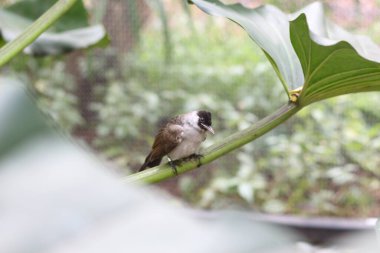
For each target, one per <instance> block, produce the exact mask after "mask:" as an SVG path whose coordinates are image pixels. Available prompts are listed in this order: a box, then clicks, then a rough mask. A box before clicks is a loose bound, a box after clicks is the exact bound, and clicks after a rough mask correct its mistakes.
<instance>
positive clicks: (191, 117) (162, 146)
mask: <svg viewBox="0 0 380 253" xmlns="http://www.w3.org/2000/svg"><path fill="white" fill-rule="evenodd" d="M211 125H212V121H211V113H210V112H208V111H203V110H199V111H192V112H189V113H185V114H181V115H178V116H175V117H173V118H171V119H169V120H168V122H167V123H166V124H165V125H164V126H163V127H161V128H160V129H159V131H158V133H157V135H156V137H155V139H154V142H153V145H152V149H151V151H150V153H149V154H148V156H147V157H146V159H145V162H144V163H143V164H142V166H141V167H140V169H139V170H138V171H143V170H145V169H147V168H152V167H155V166H158V165H160V163H161V160H162V158H163V157H164V156H167V157H168V160H169V164H170V165H171V167H172V168H173V170H174V173H175V174H177V169H176V167H175V164H174V163H173V161H176V160H179V159H182V158H186V157H196V158H198V159H199V158H200V156H201V155H198V154H197V153H196V152H197V151H198V148H199V146H200V144H201V143H202V142H203V141H204V140H206V137H207V133H208V132H209V133H212V134H215V132H214V129H213V128H212V127H211Z"/></svg>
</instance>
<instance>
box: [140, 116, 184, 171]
mask: <svg viewBox="0 0 380 253" xmlns="http://www.w3.org/2000/svg"><path fill="white" fill-rule="evenodd" d="M182 136H183V127H182V126H181V125H177V124H175V122H173V121H171V122H169V123H168V124H167V125H166V126H165V127H163V128H161V129H160V131H159V132H158V134H157V135H156V138H155V140H154V143H153V146H152V151H150V153H149V155H148V156H147V157H146V159H145V162H144V164H143V165H142V166H141V168H140V169H139V171H142V170H145V169H146V168H147V167H149V168H151V167H154V166H158V165H159V164H160V163H161V160H162V157H164V156H165V155H167V154H169V153H170V151H172V150H173V149H174V148H175V147H176V146H177V145H178V144H179V143H181V142H182V140H183V138H182Z"/></svg>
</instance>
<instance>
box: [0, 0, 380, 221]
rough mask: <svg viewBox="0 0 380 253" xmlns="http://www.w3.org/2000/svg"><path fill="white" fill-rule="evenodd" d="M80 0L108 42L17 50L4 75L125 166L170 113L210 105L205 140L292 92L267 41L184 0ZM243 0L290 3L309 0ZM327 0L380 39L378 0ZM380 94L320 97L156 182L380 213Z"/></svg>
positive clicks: (323, 212) (286, 206) (358, 28)
mask: <svg viewBox="0 0 380 253" xmlns="http://www.w3.org/2000/svg"><path fill="white" fill-rule="evenodd" d="M12 2H14V1H0V3H1V4H2V5H5V4H8V3H12ZM84 2H85V5H86V7H87V9H88V11H89V12H90V19H91V22H92V23H98V22H102V23H103V24H104V25H105V27H106V29H107V32H108V33H109V37H110V39H111V43H110V45H109V46H107V47H106V48H93V49H88V50H83V51H80V52H74V53H70V54H67V55H64V56H49V57H40V58H36V57H30V56H25V55H20V56H18V57H17V58H16V59H14V60H13V61H12V62H11V63H10V64H8V65H7V66H6V67H5V68H3V69H2V70H1V74H4V75H8V76H15V77H17V78H18V79H22V80H23V81H24V82H26V83H28V85H29V88H30V90H32V92H33V93H34V94H35V99H36V101H37V103H38V105H39V107H40V108H41V110H43V111H44V112H45V113H46V114H48V115H50V117H51V118H52V119H53V120H54V121H55V123H54V124H57V125H58V126H59V127H60V128H61V129H62V131H63V132H65V133H66V134H68V135H71V136H72V137H73V139H75V140H78V141H79V142H82V143H83V144H84V145H88V146H90V147H91V149H93V150H94V151H95V152H97V153H98V154H99V156H101V157H102V158H103V159H105V160H107V161H108V162H110V163H113V164H115V165H116V167H117V168H119V172H121V173H122V174H125V175H128V174H130V173H134V172H135V171H136V170H137V169H138V168H139V166H140V165H141V163H142V162H143V160H144V158H145V156H146V154H147V153H148V152H149V149H150V146H151V144H152V142H153V138H154V135H155V133H156V132H157V129H158V126H159V125H160V124H161V123H162V122H163V121H164V120H165V119H167V117H168V116H173V115H176V114H180V113H183V112H188V111H192V110H197V109H206V110H209V111H211V112H212V113H213V127H214V129H215V131H216V133H217V134H216V135H214V136H210V137H209V138H208V140H207V141H206V142H205V143H204V144H203V146H204V147H206V146H208V145H211V144H212V143H214V142H217V141H218V140H222V139H223V138H225V137H226V136H228V135H230V134H232V133H234V132H236V131H238V130H242V129H244V128H246V127H247V126H249V125H251V124H253V123H254V122H256V121H257V120H259V119H260V118H263V117H265V116H266V115H268V114H270V113H271V112H273V111H274V110H275V109H276V108H278V107H280V106H281V105H282V104H284V103H286V102H287V95H286V94H285V92H284V91H283V87H282V85H281V84H280V82H279V80H278V78H277V76H276V74H275V72H274V71H273V69H272V67H271V65H270V63H269V62H268V61H267V59H266V57H265V55H264V54H263V52H262V51H261V50H260V49H259V48H258V47H257V46H256V45H255V44H254V43H253V42H252V41H251V40H250V39H249V37H248V36H247V35H246V33H245V32H244V30H242V29H241V28H240V27H239V26H238V25H236V24H234V23H233V22H231V21H228V20H226V19H223V18H215V17H210V16H208V15H206V14H204V13H202V12H201V11H199V10H198V9H197V8H196V7H195V6H191V5H190V6H188V5H187V4H186V3H185V1H179V0H137V1H136V0H108V1H95V0H85V1H84ZM228 2H236V1H228ZM240 2H241V3H243V4H245V5H247V6H252V7H255V6H258V5H260V4H264V3H269V4H273V5H275V6H277V7H279V8H280V9H282V10H284V11H286V12H293V11H296V10H298V9H300V8H302V7H303V6H305V5H307V4H309V3H311V2H313V1H303V0H296V1H254V0H241V1H240ZM324 3H325V10H326V12H327V14H328V16H329V17H330V18H331V19H332V20H333V21H335V22H336V23H338V24H340V25H341V26H343V27H344V28H346V29H347V30H350V31H352V32H355V33H360V34H364V35H367V36H369V37H371V38H372V39H373V40H374V41H375V42H376V43H380V36H379V34H380V22H379V18H378V17H379V16H380V1H377V0H357V1H354V0H337V1H324ZM379 101H380V94H379V93H367V94H354V95H347V96H342V97H337V98H333V99H329V100H327V101H322V102H318V103H316V104H313V105H311V106H309V107H308V108H305V109H303V110H302V111H301V112H300V113H298V114H297V115H296V116H295V117H293V118H292V119H290V120H288V121H287V122H286V123H285V124H283V125H281V126H279V127H278V128H276V129H275V130H274V131H272V132H270V133H268V134H266V135H265V136H263V137H261V138H260V139H258V140H257V141H255V142H253V143H250V144H248V145H246V146H244V147H243V148H241V149H239V150H238V151H235V152H232V153H230V154H228V155H226V156H225V157H223V158H221V159H219V160H217V161H215V162H213V163H212V164H209V165H207V166H203V167H202V168H200V169H197V170H195V171H193V172H190V173H187V174H184V175H181V176H180V177H177V178H174V179H171V180H168V181H166V182H163V183H160V184H158V185H157V186H158V187H160V188H162V189H164V190H166V191H168V192H170V193H171V194H173V195H175V196H177V197H180V198H181V199H183V200H184V201H186V202H187V203H189V205H191V206H193V207H196V208H203V209H239V210H242V209H244V210H252V211H254V212H264V213H275V214H279V213H281V214H295V215H302V216H304V215H307V216H339V217H379V216H380V135H379V132H380V111H379V110H378V108H379V106H378V104H379Z"/></svg>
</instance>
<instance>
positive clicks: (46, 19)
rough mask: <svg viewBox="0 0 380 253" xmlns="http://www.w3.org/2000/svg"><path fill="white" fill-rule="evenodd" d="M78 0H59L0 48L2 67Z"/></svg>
mask: <svg viewBox="0 0 380 253" xmlns="http://www.w3.org/2000/svg"><path fill="white" fill-rule="evenodd" d="M76 1H77V0H59V1H57V2H56V3H55V4H54V5H53V6H52V7H50V9H49V10H47V11H46V12H45V13H44V14H43V15H41V17H39V18H38V19H37V20H36V21H35V22H33V24H31V25H30V26H29V27H27V28H26V29H25V31H24V32H23V33H21V34H20V35H19V36H18V37H17V38H16V39H14V40H12V41H10V42H8V43H7V44H6V45H5V46H3V47H2V48H1V49H0V67H1V66H3V65H4V64H6V63H7V62H8V61H9V60H10V59H12V58H13V57H14V56H16V55H17V54H18V53H20V52H21V51H22V50H23V49H24V48H25V47H27V46H28V45H29V44H30V43H32V42H33V41H34V40H35V39H36V38H37V37H38V36H40V35H41V34H42V33H43V32H44V31H46V30H47V29H48V28H49V27H50V26H51V25H52V24H53V23H54V22H55V21H56V20H57V19H58V18H60V17H61V16H62V15H63V14H65V13H66V11H68V10H69V9H70V8H71V7H72V6H73V5H74V3H75V2H76Z"/></svg>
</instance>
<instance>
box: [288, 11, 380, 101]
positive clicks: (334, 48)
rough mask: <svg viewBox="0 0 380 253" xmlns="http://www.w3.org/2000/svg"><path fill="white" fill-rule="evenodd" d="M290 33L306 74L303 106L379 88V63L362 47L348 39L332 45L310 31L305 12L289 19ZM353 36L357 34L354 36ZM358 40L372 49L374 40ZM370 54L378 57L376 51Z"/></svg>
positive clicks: (302, 98)
mask: <svg viewBox="0 0 380 253" xmlns="http://www.w3.org/2000/svg"><path fill="white" fill-rule="evenodd" d="M346 35H347V34H346ZM290 36H291V40H292V43H293V46H294V49H295V50H296V53H297V55H298V58H299V59H300V62H301V65H302V69H303V73H304V76H305V83H304V85H303V90H302V92H301V94H300V96H299V103H300V104H301V105H302V106H305V105H307V104H310V103H313V102H316V101H319V100H322V99H326V98H330V97H334V96H339V95H343V94H348V93H355V92H364V91H379V90H380V63H379V62H375V61H371V60H369V59H366V58H364V57H363V56H362V55H365V52H364V51H362V52H361V54H362V55H360V54H359V53H358V51H359V52H360V49H357V50H355V48H354V47H353V46H352V45H351V44H349V43H348V42H346V41H340V42H338V43H336V44H333V45H329V44H331V42H332V41H331V40H327V38H323V37H320V36H317V35H316V34H313V33H311V32H310V30H309V27H308V24H307V20H306V16H305V15H304V14H301V15H300V16H299V17H298V18H297V19H296V20H294V21H291V22H290ZM336 38H338V37H336ZM346 39H347V40H348V39H350V36H348V37H346ZM351 39H352V41H353V40H354V39H355V36H354V35H351ZM314 40H318V42H319V43H324V44H326V46H324V45H320V44H317V43H316V42H315V41H314ZM356 41H357V42H361V43H359V44H360V45H362V46H365V43H368V48H373V47H372V42H371V41H370V40H368V39H365V38H364V37H363V40H356ZM333 42H334V41H333ZM366 56H367V55H366ZM367 57H368V56H367ZM371 57H372V59H376V58H374V55H373V54H372V55H371Z"/></svg>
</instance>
